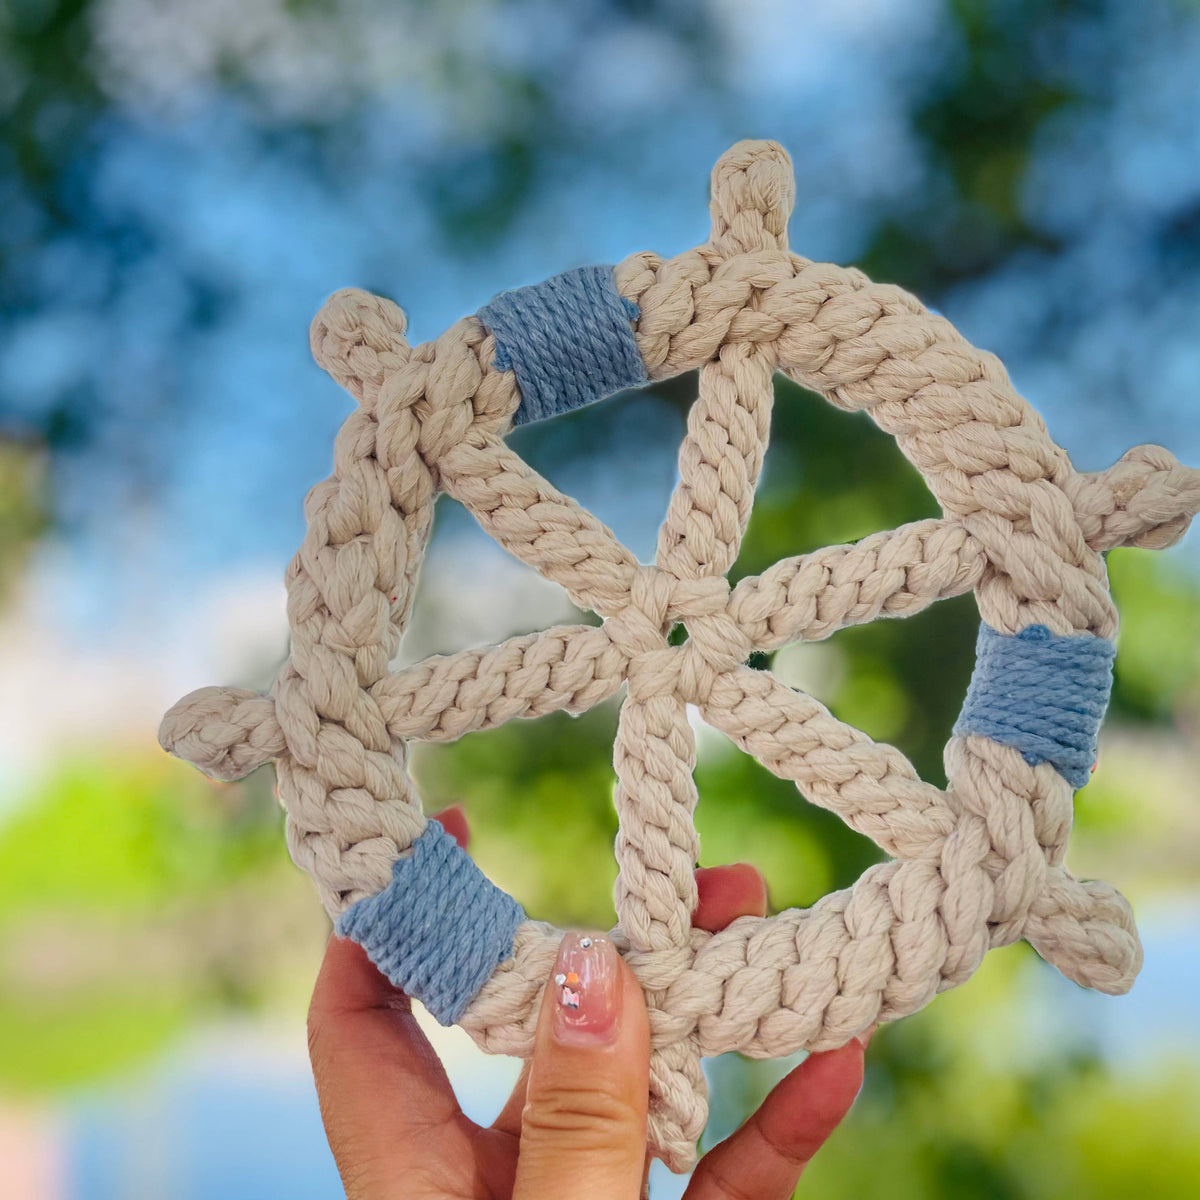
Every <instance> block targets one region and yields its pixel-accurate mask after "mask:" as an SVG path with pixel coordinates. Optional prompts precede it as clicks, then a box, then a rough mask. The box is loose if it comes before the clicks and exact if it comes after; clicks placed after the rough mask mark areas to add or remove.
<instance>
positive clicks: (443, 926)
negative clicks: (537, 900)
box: [336, 821, 525, 1025]
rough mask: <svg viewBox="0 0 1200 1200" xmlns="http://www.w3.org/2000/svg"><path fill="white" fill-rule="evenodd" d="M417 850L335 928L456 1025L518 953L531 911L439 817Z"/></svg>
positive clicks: (434, 1011) (445, 1022)
mask: <svg viewBox="0 0 1200 1200" xmlns="http://www.w3.org/2000/svg"><path fill="white" fill-rule="evenodd" d="M412 849H413V852H412V854H411V856H409V857H408V858H399V859H397V860H396V864H395V866H394V867H393V868H392V881H391V883H389V884H388V886H387V887H386V888H384V889H383V891H381V892H378V893H376V894H375V895H374V896H367V897H365V898H364V899H362V900H359V901H358V902H357V903H356V904H353V905H351V906H350V908H348V909H346V911H345V912H344V913H342V915H341V916H340V917H339V918H338V921H337V925H336V930H337V934H338V936H339V937H344V938H351V939H353V940H354V941H356V942H357V943H358V944H359V945H360V946H362V947H363V949H364V950H366V952H367V955H368V957H369V958H370V959H371V961H372V962H373V963H374V964H375V965H376V966H377V967H378V968H379V969H380V970H381V971H382V972H383V973H384V974H385V975H386V976H387V977H388V979H390V980H391V982H392V983H393V984H395V986H396V987H398V988H401V989H402V990H403V991H404V992H406V993H407V994H408V995H410V996H413V997H415V998H416V999H418V1000H420V1001H421V1003H422V1004H424V1005H425V1007H426V1008H427V1009H429V1011H430V1012H431V1013H432V1014H433V1015H434V1017H436V1018H437V1020H438V1021H440V1022H441V1024H443V1025H453V1024H454V1023H455V1022H456V1021H457V1020H458V1019H459V1018H460V1017H461V1016H462V1014H463V1013H464V1012H465V1011H466V1008H467V1005H468V1004H470V1003H471V1001H472V1000H473V999H474V998H475V996H476V994H477V993H478V991H479V989H480V988H481V987H483V985H484V984H485V983H486V982H487V981H488V980H489V979H490V978H491V977H492V972H493V971H495V969H496V967H497V966H498V965H499V964H500V963H502V962H503V961H504V960H505V959H506V958H508V957H509V956H510V955H511V954H512V948H513V937H514V935H515V934H516V931H517V928H518V926H519V925H520V924H521V922H522V921H524V920H525V912H524V910H523V909H522V908H521V906H520V905H519V904H518V903H517V902H516V901H515V900H514V899H513V898H512V897H511V896H510V895H508V893H507V892H504V891H501V889H500V888H498V887H496V885H495V884H494V883H492V882H491V880H489V879H488V878H487V876H486V875H484V873H483V872H482V871H481V870H480V869H479V868H478V867H477V866H476V865H475V863H474V861H473V860H472V859H471V856H470V855H469V854H467V852H466V851H465V850H463V849H462V847H461V846H459V844H458V843H457V842H456V841H455V840H454V838H453V837H451V836H450V834H448V833H447V832H446V831H445V829H443V828H442V826H441V825H440V824H439V823H438V822H437V821H430V822H429V823H428V825H427V826H426V827H425V831H424V833H422V834H421V836H420V837H419V838H417V840H416V841H415V842H413V847H412Z"/></svg>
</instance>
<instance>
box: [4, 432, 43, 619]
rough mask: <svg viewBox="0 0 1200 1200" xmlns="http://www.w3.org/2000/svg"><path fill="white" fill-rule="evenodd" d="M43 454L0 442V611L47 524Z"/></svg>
mask: <svg viewBox="0 0 1200 1200" xmlns="http://www.w3.org/2000/svg"><path fill="white" fill-rule="evenodd" d="M45 475H46V459H45V454H44V453H43V452H42V451H41V450H40V449H39V448H38V447H36V446H29V445H24V444H22V443H20V442H16V441H6V440H4V439H2V438H0V608H3V606H4V603H5V601H6V600H7V598H8V593H9V591H10V590H11V589H12V587H13V585H14V584H15V583H16V581H17V579H18V578H19V577H20V575H21V572H22V569H23V568H24V566H25V563H26V560H27V558H28V556H29V553H30V551H31V550H32V548H33V545H34V543H35V542H36V540H37V538H38V537H39V536H40V535H41V534H43V533H44V532H45V530H46V527H47V525H48V523H49V517H48V512H47V509H48V497H47V496H46V487H45Z"/></svg>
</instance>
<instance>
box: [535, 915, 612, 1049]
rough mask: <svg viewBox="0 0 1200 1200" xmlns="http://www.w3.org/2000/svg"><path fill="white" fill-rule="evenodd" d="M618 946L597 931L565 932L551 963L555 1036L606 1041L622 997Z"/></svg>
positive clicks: (579, 1041)
mask: <svg viewBox="0 0 1200 1200" xmlns="http://www.w3.org/2000/svg"><path fill="white" fill-rule="evenodd" d="M619 972H620V968H619V967H618V965H617V948H616V946H614V945H613V944H612V942H611V941H609V939H608V938H606V937H605V936H604V935H603V934H599V933H568V934H567V935H566V936H565V937H564V938H563V940H562V945H561V946H560V947H559V949H558V958H557V959H556V960H555V963H554V973H553V976H552V985H553V988H554V1036H555V1038H556V1039H557V1040H558V1041H560V1042H564V1043H566V1044H568V1045H571V1044H574V1045H588V1044H595V1043H596V1042H605V1041H609V1040H610V1039H611V1038H612V1037H613V1036H614V1034H615V1033H616V1028H617V1011H618V1009H619V1008H620V1000H621V976H620V973H619Z"/></svg>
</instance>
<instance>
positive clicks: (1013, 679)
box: [954, 624, 1116, 788]
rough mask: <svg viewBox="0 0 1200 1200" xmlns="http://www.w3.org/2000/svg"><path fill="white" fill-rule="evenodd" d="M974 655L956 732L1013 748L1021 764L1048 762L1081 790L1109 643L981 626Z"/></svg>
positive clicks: (1108, 665) (1090, 759)
mask: <svg viewBox="0 0 1200 1200" xmlns="http://www.w3.org/2000/svg"><path fill="white" fill-rule="evenodd" d="M975 655H976V657H975V671H974V673H973V674H972V676H971V686H970V687H969V688H968V689H967V698H966V700H965V701H964V703H963V708H962V713H961V714H960V716H959V718H958V721H957V723H956V724H955V726H954V732H955V734H958V735H963V734H970V733H975V734H980V735H981V736H983V737H987V738H991V739H992V741H995V742H1002V743H1003V744H1004V745H1006V746H1014V747H1015V748H1016V749H1018V750H1020V751H1021V754H1022V756H1023V757H1024V759H1025V761H1026V762H1027V763H1030V764H1031V765H1035V766H1036V765H1037V764H1038V763H1043V762H1048V763H1052V764H1053V766H1054V768H1055V769H1056V770H1057V771H1058V773H1059V774H1060V775H1062V777H1063V778H1064V779H1065V780H1067V782H1068V783H1070V784H1071V785H1072V786H1073V787H1076V788H1081V787H1083V786H1084V784H1086V783H1087V781H1088V777H1089V775H1090V773H1091V769H1092V766H1093V765H1094V763H1095V761H1096V741H1097V737H1098V735H1099V732H1100V723H1101V722H1102V721H1103V720H1104V712H1105V709H1107V707H1108V699H1109V695H1110V694H1111V691H1112V677H1113V672H1112V668H1113V659H1114V658H1115V657H1116V647H1115V646H1114V645H1113V643H1112V642H1111V641H1109V639H1108V638H1101V637H1096V636H1095V634H1091V633H1075V634H1069V635H1062V634H1055V633H1051V632H1050V630H1049V629H1047V628H1046V626H1045V625H1030V626H1029V627H1028V628H1026V629H1022V630H1021V631H1020V633H1017V634H1005V633H998V632H997V631H996V630H995V629H993V628H991V626H990V625H986V624H981V625H980V627H979V638H978V641H977V642H976V646H975Z"/></svg>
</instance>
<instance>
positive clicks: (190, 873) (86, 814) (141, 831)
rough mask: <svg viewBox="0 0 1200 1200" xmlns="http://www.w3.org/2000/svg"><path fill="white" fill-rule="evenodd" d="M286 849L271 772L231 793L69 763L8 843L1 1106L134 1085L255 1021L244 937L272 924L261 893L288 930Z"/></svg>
mask: <svg viewBox="0 0 1200 1200" xmlns="http://www.w3.org/2000/svg"><path fill="white" fill-rule="evenodd" d="M280 833H281V830H280V820H279V811H278V805H277V804H276V803H275V801H274V798H273V796H272V795H271V793H270V789H269V777H268V776H267V775H266V773H265V772H260V773H259V775H258V776H257V777H256V778H255V779H254V780H253V781H251V782H249V783H245V784H241V785H238V786H237V787H230V786H224V785H219V784H213V783H210V782H208V781H207V780H205V779H204V778H203V777H202V776H200V775H198V774H197V772H195V771H193V770H190V769H189V768H187V767H185V766H184V765H183V764H181V763H178V762H175V761H174V760H171V759H166V758H165V757H163V756H158V755H155V756H153V757H151V756H148V755H147V754H146V753H145V751H142V750H140V749H138V750H132V751H130V752H126V753H115V752H108V753H93V754H83V753H75V754H71V755H69V756H66V757H65V758H64V760H63V761H62V762H61V763H60V765H59V766H58V768H57V769H56V770H55V771H53V772H52V773H51V774H50V775H49V776H48V777H47V778H46V779H45V780H44V781H43V783H42V784H41V786H40V787H39V789H38V790H37V792H36V793H35V794H34V795H32V796H31V797H30V798H29V802H28V803H27V804H26V805H25V806H24V807H23V808H22V809H20V810H19V811H18V812H17V813H16V815H15V816H14V817H12V818H11V819H9V820H8V821H7V822H6V823H5V824H4V825H3V827H0V1091H2V1090H4V1089H6V1088H8V1089H20V1090H26V1089H37V1090H41V1089H45V1088H57V1087H62V1086H64V1085H67V1084H72V1083H77V1082H79V1081H82V1080H87V1079H92V1078H96V1077H99V1076H104V1075H106V1074H110V1073H112V1072H113V1071H114V1070H118V1069H127V1068H128V1067H129V1066H130V1065H131V1064H133V1063H136V1062H139V1061H143V1060H144V1059H146V1058H147V1057H149V1056H151V1055H153V1054H155V1053H157V1052H160V1051H161V1050H162V1049H163V1047H164V1045H166V1044H167V1042H168V1041H169V1040H170V1039H171V1038H172V1037H174V1036H176V1035H178V1034H180V1033H181V1032H183V1031H184V1030H186V1029H187V1028H189V1027H190V1026H191V1025H193V1024H194V1023H195V1022H196V1021H197V1020H198V1019H200V1018H201V1017H202V1016H203V1015H204V1014H205V1013H206V1012H213V1011H217V1010H219V1009H221V1008H225V1007H228V1006H229V1005H230V1004H231V1003H232V1004H235V1005H237V1006H238V1007H246V1006H252V1007H253V1006H256V1005H257V1004H258V1003H259V1002H260V1000H261V992H262V990H263V989H262V988H260V987H257V986H256V985H257V982H260V981H257V980H255V979H254V971H255V969H256V964H255V963H254V962H253V961H249V962H247V961H242V962H239V961H238V960H239V956H240V955H241V954H242V953H243V952H244V949H245V947H244V946H243V945H242V944H240V939H239V937H238V935H237V927H238V926H241V927H242V928H243V929H244V928H245V927H246V926H248V925H253V924H254V923H255V922H256V921H260V920H261V918H262V914H260V913H258V912H256V911H255V909H254V908H253V906H252V905H249V904H248V901H249V898H250V896H251V895H253V894H254V890H255V887H256V885H258V884H259V883H261V882H267V883H269V885H270V886H269V888H268V889H267V892H266V894H265V895H264V896H263V897H261V898H260V899H258V900H256V901H255V902H256V903H263V902H265V903H266V904H268V905H275V906H277V912H276V916H278V917H280V918H282V917H283V916H284V915H285V910H286V906H287V904H288V895H289V892H290V886H280V873H281V871H285V870H286V872H287V875H288V876H289V877H290V876H291V875H292V874H293V873H294V872H293V871H292V870H291V866H290V863H288V861H287V852H286V849H285V847H284V844H283V840H282V838H281V836H280ZM248 885H249V886H248ZM305 899H306V901H307V900H309V899H310V896H309V894H308V892H307V889H306V890H305ZM230 909H232V910H233V912H232V914H231V913H230V912H229V911H227V910H230ZM265 911H266V912H267V913H270V912H271V909H270V908H268V909H266V910H265ZM231 915H232V917H233V920H234V922H235V924H234V927H233V928H231V925H230V916H231ZM318 923H319V922H317V921H314V922H313V924H314V926H316V925H317V924H318ZM321 923H323V922H321ZM282 924H283V922H282V920H280V922H279V925H280V926H282ZM31 944H32V945H31ZM254 950H255V952H256V953H258V954H260V955H265V957H264V958H263V959H262V960H261V964H259V965H264V966H265V964H266V963H267V962H269V961H271V959H272V958H275V963H274V965H275V967H279V965H280V964H279V962H278V958H277V956H275V955H273V953H272V951H271V949H270V948H269V947H267V946H263V945H257V946H255V947H254ZM248 980H249V981H250V982H249V983H248V984H247V981H248ZM243 984H246V986H243Z"/></svg>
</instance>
